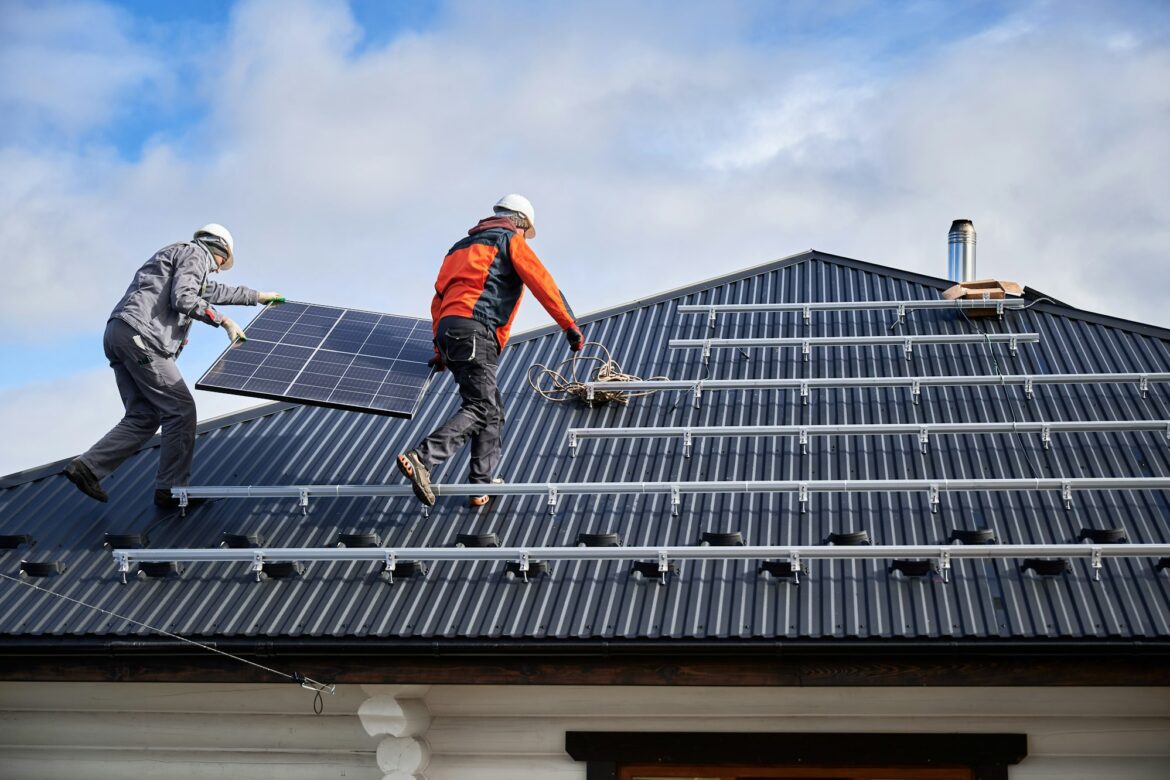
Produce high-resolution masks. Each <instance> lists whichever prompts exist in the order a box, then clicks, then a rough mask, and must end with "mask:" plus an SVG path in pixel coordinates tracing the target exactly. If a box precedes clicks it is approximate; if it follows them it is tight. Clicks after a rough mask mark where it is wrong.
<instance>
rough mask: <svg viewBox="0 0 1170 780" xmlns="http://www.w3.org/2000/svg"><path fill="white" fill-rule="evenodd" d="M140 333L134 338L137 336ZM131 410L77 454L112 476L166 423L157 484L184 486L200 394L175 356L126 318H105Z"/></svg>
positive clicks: (113, 363)
mask: <svg viewBox="0 0 1170 780" xmlns="http://www.w3.org/2000/svg"><path fill="white" fill-rule="evenodd" d="M136 336H137V337H138V338H137V339H135V337H136ZM102 345H103V347H105V351H106V357H107V358H108V359H109V361H110V368H112V369H114V378H115V379H116V380H117V382H118V393H119V394H120V395H121V396H122V405H123V406H124V407H125V408H126V414H125V416H123V417H122V421H121V422H119V423H118V424H117V425H115V426H114V427H113V428H112V429H110V432H109V433H107V434H106V435H105V436H103V437H102V438H101V440H100V441H98V443H97V444H95V445H93V446H92V447H90V448H89V450H88V451H87V452H86V453H85V454H84V455H82V456H81V457H80V458H78V459H79V460H80V461H81V462H82V463H84V464H85V465H86V466H88V467H89V470H90V471H92V472H93V475H94V476H95V477H97V478H98V479H103V478H105V477H106V476H108V475H109V474H110V473H111V472H113V471H114V469H116V468H118V466H120V465H121V464H122V462H123V461H124V460H126V459H127V458H129V457H130V456H131V455H133V454H134V453H135V452H137V451H138V450H139V449H141V448H142V445H144V444H146V442H148V441H149V440H150V438H151V437H152V436H154V432H155V431H156V430H158V427H159V424H160V423H161V424H162V452H161V453H160V454H159V467H158V476H157V477H156V479H155V488H156V489H160V488H161V489H167V488H171V487H182V486H184V485H186V484H187V482H188V480H189V479H190V478H191V463H192V460H193V459H194V456H195V423H196V420H197V418H196V412H195V399H194V398H193V397H192V396H191V391H190V390H188V389H187V384H186V383H185V382H184V381H183V376H182V374H180V373H179V368H178V366H176V365H175V359H174V358H173V357H170V356H168V355H162V354H159V353H158V352H155V351H154V350H152V349H151V348H150V347H149V346H148V345H146V343H145V342H144V341H142V338H141V337H140V336H138V333H137V332H136V331H135V330H134V329H133V328H132V327H130V326H129V325H128V324H127V323H125V322H123V321H122V320H119V319H112V320H110V321H109V322H108V323H106V335H105V338H104V339H103V342H102Z"/></svg>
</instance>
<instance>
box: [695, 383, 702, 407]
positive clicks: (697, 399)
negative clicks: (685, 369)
mask: <svg viewBox="0 0 1170 780" xmlns="http://www.w3.org/2000/svg"><path fill="white" fill-rule="evenodd" d="M694 399H695V400H694V406H695V408H696V409H698V408H699V403H700V402H701V401H702V400H703V383H702V382H695V391H694Z"/></svg>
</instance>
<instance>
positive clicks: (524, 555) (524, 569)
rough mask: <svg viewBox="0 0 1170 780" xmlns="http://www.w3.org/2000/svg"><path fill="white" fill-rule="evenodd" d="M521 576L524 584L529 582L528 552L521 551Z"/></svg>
mask: <svg viewBox="0 0 1170 780" xmlns="http://www.w3.org/2000/svg"><path fill="white" fill-rule="evenodd" d="M520 576H521V577H523V578H524V582H525V583H527V582H528V551H527V550H521V551H520Z"/></svg>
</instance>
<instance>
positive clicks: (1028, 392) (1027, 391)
mask: <svg viewBox="0 0 1170 780" xmlns="http://www.w3.org/2000/svg"><path fill="white" fill-rule="evenodd" d="M1024 398H1027V399H1028V400H1029V401H1031V400H1032V377H1028V378H1027V379H1025V380H1024Z"/></svg>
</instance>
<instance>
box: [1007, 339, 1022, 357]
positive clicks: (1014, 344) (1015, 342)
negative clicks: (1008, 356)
mask: <svg viewBox="0 0 1170 780" xmlns="http://www.w3.org/2000/svg"><path fill="white" fill-rule="evenodd" d="M1019 346H1020V344H1019V339H1017V338H1016V337H1015V336H1012V337H1011V339H1010V340H1009V341H1008V349H1009V350H1010V351H1011V353H1012V357H1015V356H1016V353H1017V352H1018V348H1019Z"/></svg>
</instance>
